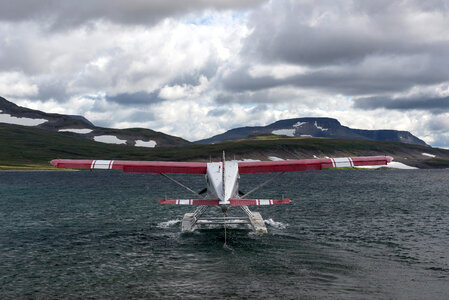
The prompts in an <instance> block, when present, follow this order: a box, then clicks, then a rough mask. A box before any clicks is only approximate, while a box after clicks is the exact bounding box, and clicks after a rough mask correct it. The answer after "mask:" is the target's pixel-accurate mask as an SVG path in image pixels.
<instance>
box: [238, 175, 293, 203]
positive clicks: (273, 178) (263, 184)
mask: <svg viewBox="0 0 449 300" xmlns="http://www.w3.org/2000/svg"><path fill="white" fill-rule="evenodd" d="M284 173H285V172H281V173H277V174H276V175H274V176H273V177H271V178H270V179H268V180H267V181H265V182H264V183H262V184H259V185H258V186H256V187H255V188H253V189H252V190H251V191H249V192H248V193H246V194H245V195H243V196H242V197H240V199H243V198H245V197H246V196H248V195H249V194H252V193H253V192H255V191H257V190H258V189H260V188H261V187H263V186H265V185H267V184H268V183H270V182H272V181H273V180H275V179H276V178H278V177H279V176H281V175H282V174H284Z"/></svg>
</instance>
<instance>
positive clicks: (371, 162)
mask: <svg viewBox="0 0 449 300" xmlns="http://www.w3.org/2000/svg"><path fill="white" fill-rule="evenodd" d="M392 160H393V158H392V157H391V156H365V157H343V158H318V159H301V160H281V161H257V162H239V163H238V164H239V173H240V174H247V173H271V172H297V171H316V170H322V169H328V168H339V167H340V168H341V167H358V166H376V165H386V164H388V163H389V162H391V161H392Z"/></svg>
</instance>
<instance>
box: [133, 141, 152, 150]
mask: <svg viewBox="0 0 449 300" xmlns="http://www.w3.org/2000/svg"><path fill="white" fill-rule="evenodd" d="M156 145H157V143H156V141H153V140H149V141H148V142H144V141H142V140H137V141H136V145H135V146H136V147H148V148H154V147H155V146H156Z"/></svg>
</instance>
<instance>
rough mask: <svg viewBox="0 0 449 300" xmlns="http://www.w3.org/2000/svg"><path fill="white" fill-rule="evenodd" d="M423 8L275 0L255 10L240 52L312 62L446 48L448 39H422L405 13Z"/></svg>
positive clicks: (437, 7) (439, 6) (437, 6)
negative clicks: (250, 31)
mask: <svg viewBox="0 0 449 300" xmlns="http://www.w3.org/2000/svg"><path fill="white" fill-rule="evenodd" d="M373 2H375V3H374V4H373ZM430 8H432V10H431V12H433V13H435V14H440V15H441V14H443V16H444V15H447V14H445V12H446V13H448V12H449V9H448V6H447V4H444V2H438V1H434V5H433V6H429V7H428V9H430ZM420 10H421V6H419V5H418V4H416V3H413V2H410V3H409V1H407V5H400V4H399V3H398V1H381V2H379V3H378V2H377V1H338V0H337V1H336V0H331V1H328V0H324V1H313V2H307V3H305V2H302V1H301V2H299V1H298V2H295V1H273V2H272V3H271V6H270V7H269V9H265V10H261V11H260V12H256V13H254V15H253V17H252V21H251V24H250V25H252V27H253V28H254V31H253V32H252V34H251V35H250V36H249V38H248V39H247V41H246V43H245V47H244V49H243V51H242V52H243V54H244V55H247V57H256V58H258V59H260V60H262V61H265V62H273V61H281V62H287V63H292V64H301V65H310V66H322V65H330V64H333V65H338V64H347V63H350V62H358V61H361V60H363V59H364V58H365V57H367V56H370V55H403V54H406V55H412V54H420V53H428V52H429V51H430V52H433V51H435V52H437V53H445V52H446V53H447V50H448V49H449V42H448V41H447V40H445V41H436V39H427V40H425V39H423V36H420V35H419V32H420V31H421V30H422V28H419V27H416V28H413V27H412V26H411V25H410V22H409V21H408V20H406V16H403V15H404V14H406V13H408V12H409V11H413V12H416V13H421V11H420ZM267 20H274V21H273V22H267ZM417 26H419V25H417ZM441 29H442V28H441ZM430 34H434V33H430ZM435 34H438V32H435Z"/></svg>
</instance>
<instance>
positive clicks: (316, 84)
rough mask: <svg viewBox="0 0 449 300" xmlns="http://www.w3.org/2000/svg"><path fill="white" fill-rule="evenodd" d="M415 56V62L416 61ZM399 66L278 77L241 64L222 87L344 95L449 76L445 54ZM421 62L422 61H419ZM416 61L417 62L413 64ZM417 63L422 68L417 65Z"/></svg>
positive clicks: (392, 89) (406, 86) (433, 81)
mask: <svg viewBox="0 0 449 300" xmlns="http://www.w3.org/2000/svg"><path fill="white" fill-rule="evenodd" d="M416 60H418V62H416ZM409 61H410V62H411V65H409V64H408V63H406V64H404V65H403V68H401V67H399V65H398V64H399V63H398V64H397V65H396V66H394V67H391V66H390V65H386V66H384V67H380V68H378V69H377V70H376V66H372V65H353V66H347V67H339V68H334V69H312V70H310V71H308V72H306V73H304V74H299V75H294V76H289V77H286V78H282V79H278V78H274V77H271V76H260V77H252V76H251V75H250V74H249V72H248V67H246V66H245V67H242V68H240V69H237V70H235V71H234V72H233V73H230V74H228V75H227V76H226V77H224V78H223V79H222V87H223V88H224V89H226V90H228V91H232V92H243V91H260V90H266V89H270V88H274V87H282V86H293V87H298V88H304V89H317V90H321V91H327V92H332V93H341V94H345V95H366V94H376V93H385V92H398V91H403V90H407V89H409V88H411V87H413V86H416V85H429V84H438V83H442V82H446V81H448V80H449V70H448V69H447V68H446V67H445V63H444V62H445V58H439V57H424V58H421V59H420V58H415V57H411V58H409ZM421 62H422V63H421ZM415 63H416V66H415ZM417 67H420V68H421V70H417V69H416V68H417Z"/></svg>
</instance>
